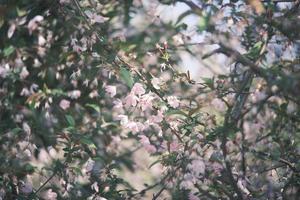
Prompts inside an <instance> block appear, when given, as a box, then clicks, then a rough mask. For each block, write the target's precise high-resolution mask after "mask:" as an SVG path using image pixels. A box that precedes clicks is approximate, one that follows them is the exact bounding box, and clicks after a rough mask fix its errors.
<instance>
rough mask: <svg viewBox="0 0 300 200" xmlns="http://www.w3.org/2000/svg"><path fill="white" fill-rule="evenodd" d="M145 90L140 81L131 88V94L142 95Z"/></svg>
mask: <svg viewBox="0 0 300 200" xmlns="http://www.w3.org/2000/svg"><path fill="white" fill-rule="evenodd" d="M145 92H146V91H145V89H144V87H143V85H142V84H141V83H135V84H134V85H133V87H132V89H131V94H133V95H137V96H140V95H143V94H145Z"/></svg>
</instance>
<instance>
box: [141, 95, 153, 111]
mask: <svg viewBox="0 0 300 200" xmlns="http://www.w3.org/2000/svg"><path fill="white" fill-rule="evenodd" d="M153 99H154V96H153V95H152V93H149V94H145V95H143V96H141V98H140V101H139V107H140V108H141V109H142V110H143V111H144V110H147V109H148V108H152V100H153Z"/></svg>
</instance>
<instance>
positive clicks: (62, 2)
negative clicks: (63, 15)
mask: <svg viewBox="0 0 300 200" xmlns="http://www.w3.org/2000/svg"><path fill="white" fill-rule="evenodd" d="M59 3H60V4H68V3H70V0H59Z"/></svg>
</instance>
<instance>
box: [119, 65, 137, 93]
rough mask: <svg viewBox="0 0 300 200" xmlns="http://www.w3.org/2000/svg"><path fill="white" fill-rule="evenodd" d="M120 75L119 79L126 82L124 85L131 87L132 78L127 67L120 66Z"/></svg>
mask: <svg viewBox="0 0 300 200" xmlns="http://www.w3.org/2000/svg"><path fill="white" fill-rule="evenodd" d="M120 76H121V79H122V80H123V81H125V83H126V85H127V86H128V87H130V88H131V87H132V86H133V84H134V81H133V78H132V76H131V73H130V71H128V70H127V69H125V68H124V67H122V68H121V70H120Z"/></svg>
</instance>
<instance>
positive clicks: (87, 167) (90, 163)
mask: <svg viewBox="0 0 300 200" xmlns="http://www.w3.org/2000/svg"><path fill="white" fill-rule="evenodd" d="M94 165H95V161H94V160H92V159H90V158H89V159H88V161H87V162H86V164H85V168H84V169H85V171H86V172H87V173H88V172H91V171H92V170H93V168H94Z"/></svg>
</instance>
